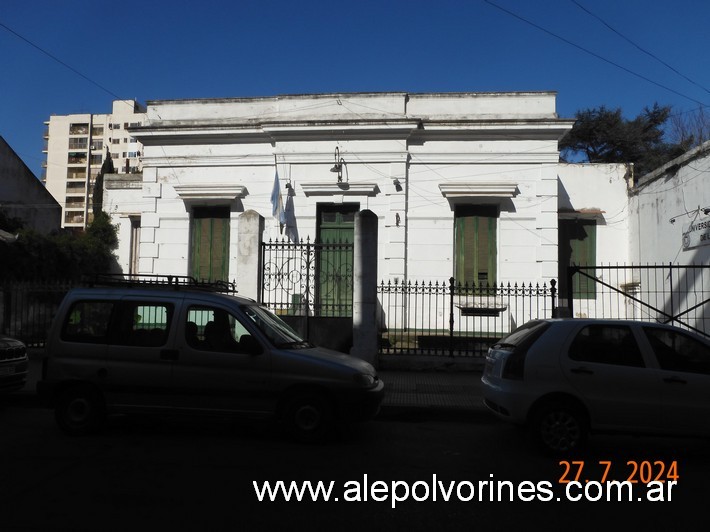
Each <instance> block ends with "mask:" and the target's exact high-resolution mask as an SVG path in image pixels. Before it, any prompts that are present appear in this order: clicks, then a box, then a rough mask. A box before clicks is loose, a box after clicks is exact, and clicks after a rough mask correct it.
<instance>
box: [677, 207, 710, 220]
mask: <svg viewBox="0 0 710 532" xmlns="http://www.w3.org/2000/svg"><path fill="white" fill-rule="evenodd" d="M700 211H702V213H703V215H705V216H707V215H708V214H710V207H702V208H701V207H700V206H698V208H697V209H694V210H692V211H686V212H682V213H680V214H676V215H675V216H674V217H673V218H671V219H670V220H668V221H669V222H670V223H672V224H674V223H675V219H676V218H678V217H679V216H683V215H694V216H697V215H698V213H699V212H700Z"/></svg>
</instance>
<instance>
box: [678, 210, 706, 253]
mask: <svg viewBox="0 0 710 532" xmlns="http://www.w3.org/2000/svg"><path fill="white" fill-rule="evenodd" d="M708 245H710V218H706V219H704V220H696V221H694V222H691V223H689V224H686V225H684V226H683V250H686V249H693V248H698V247H700V246H708Z"/></svg>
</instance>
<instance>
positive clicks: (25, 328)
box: [0, 280, 74, 347]
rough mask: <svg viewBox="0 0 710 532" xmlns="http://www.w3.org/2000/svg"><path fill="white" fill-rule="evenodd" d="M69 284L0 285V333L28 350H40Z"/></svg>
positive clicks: (23, 282) (65, 282) (56, 282)
mask: <svg viewBox="0 0 710 532" xmlns="http://www.w3.org/2000/svg"><path fill="white" fill-rule="evenodd" d="M73 285H74V283H73V282H71V281H63V280H62V281H39V282H37V281H18V282H12V283H3V284H0V331H1V332H2V333H4V334H6V335H8V336H12V337H13V338H17V339H19V340H22V341H23V342H24V343H25V344H26V345H27V346H29V347H40V346H43V345H44V343H45V341H46V339H47V333H48V331H49V327H50V325H51V324H52V320H53V319H54V315H55V314H56V313H57V309H58V308H59V304H60V303H61V302H62V299H63V298H64V296H65V295H66V293H67V292H68V291H69V290H70V289H71V288H72V286H73Z"/></svg>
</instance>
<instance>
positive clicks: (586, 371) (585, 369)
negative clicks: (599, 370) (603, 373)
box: [570, 368, 594, 375]
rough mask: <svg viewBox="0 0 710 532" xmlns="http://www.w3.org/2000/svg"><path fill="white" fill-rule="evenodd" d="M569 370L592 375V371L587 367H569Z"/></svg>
mask: <svg viewBox="0 0 710 532" xmlns="http://www.w3.org/2000/svg"><path fill="white" fill-rule="evenodd" d="M570 372H571V373H576V374H583V375H594V372H593V371H592V370H591V369H588V368H572V369H570Z"/></svg>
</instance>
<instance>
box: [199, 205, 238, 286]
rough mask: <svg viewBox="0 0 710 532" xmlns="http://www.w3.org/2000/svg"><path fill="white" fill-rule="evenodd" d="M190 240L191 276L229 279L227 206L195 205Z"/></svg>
mask: <svg viewBox="0 0 710 532" xmlns="http://www.w3.org/2000/svg"><path fill="white" fill-rule="evenodd" d="M190 243H191V250H190V251H191V261H190V275H192V276H193V277H195V278H196V279H197V280H205V281H228V280H229V279H228V277H229V208H228V207H197V208H195V209H194V210H193V212H192V231H191V239H190Z"/></svg>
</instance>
